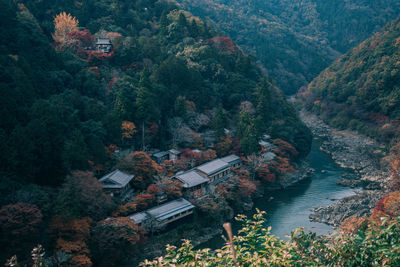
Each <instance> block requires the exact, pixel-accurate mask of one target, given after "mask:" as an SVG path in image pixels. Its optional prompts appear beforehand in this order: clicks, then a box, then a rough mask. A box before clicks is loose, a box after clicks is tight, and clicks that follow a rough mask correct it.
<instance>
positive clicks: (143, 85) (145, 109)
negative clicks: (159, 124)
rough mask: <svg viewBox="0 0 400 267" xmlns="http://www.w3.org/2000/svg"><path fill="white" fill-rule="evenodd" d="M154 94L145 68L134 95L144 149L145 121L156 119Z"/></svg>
mask: <svg viewBox="0 0 400 267" xmlns="http://www.w3.org/2000/svg"><path fill="white" fill-rule="evenodd" d="M154 99H155V96H154V94H153V92H152V87H151V82H150V78H149V73H148V72H147V71H146V70H145V71H143V72H142V73H141V78H140V82H139V89H138V92H137V96H136V107H137V112H136V115H137V118H138V120H139V121H140V122H141V124H142V129H141V131H142V149H143V150H144V147H145V146H144V135H145V129H144V125H145V122H151V121H153V122H154V121H157V113H156V104H155V101H154Z"/></svg>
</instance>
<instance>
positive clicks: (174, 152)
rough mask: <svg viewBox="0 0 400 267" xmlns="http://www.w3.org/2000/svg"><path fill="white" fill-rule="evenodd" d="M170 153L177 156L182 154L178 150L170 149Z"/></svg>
mask: <svg viewBox="0 0 400 267" xmlns="http://www.w3.org/2000/svg"><path fill="white" fill-rule="evenodd" d="M168 152H169V153H171V154H175V155H179V154H181V152H180V151H179V150H176V149H170V150H168Z"/></svg>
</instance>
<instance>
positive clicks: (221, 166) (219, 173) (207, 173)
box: [196, 159, 231, 183]
mask: <svg viewBox="0 0 400 267" xmlns="http://www.w3.org/2000/svg"><path fill="white" fill-rule="evenodd" d="M230 169H231V166H230V165H229V164H228V163H226V162H225V161H223V160H221V159H215V160H213V161H210V162H207V163H205V164H202V165H200V166H198V167H196V170H197V171H198V173H199V174H201V175H202V176H204V177H207V178H208V179H210V181H209V183H212V182H214V181H218V180H219V179H221V178H223V177H225V176H227V175H228V174H229V173H230Z"/></svg>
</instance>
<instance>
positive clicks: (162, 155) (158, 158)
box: [151, 151, 169, 164]
mask: <svg viewBox="0 0 400 267" xmlns="http://www.w3.org/2000/svg"><path fill="white" fill-rule="evenodd" d="M151 158H152V159H153V160H154V161H155V162H157V163H158V164H161V163H163V162H164V161H165V160H168V159H169V153H168V151H161V152H158V153H155V154H153V155H152V156H151Z"/></svg>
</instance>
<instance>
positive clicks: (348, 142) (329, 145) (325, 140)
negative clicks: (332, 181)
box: [300, 111, 391, 226]
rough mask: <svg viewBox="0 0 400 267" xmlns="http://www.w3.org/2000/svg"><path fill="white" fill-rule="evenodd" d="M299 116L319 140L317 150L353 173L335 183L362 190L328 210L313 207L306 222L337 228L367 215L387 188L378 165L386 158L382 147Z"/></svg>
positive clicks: (313, 118)
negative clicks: (353, 217) (352, 217)
mask: <svg viewBox="0 0 400 267" xmlns="http://www.w3.org/2000/svg"><path fill="white" fill-rule="evenodd" d="M300 117H301V119H302V120H303V122H304V123H305V124H306V125H307V126H308V127H309V128H310V129H311V131H312V132H313V134H314V135H315V136H317V137H318V138H319V139H321V140H322V144H321V150H322V151H323V152H325V153H327V154H329V155H330V156H331V158H332V159H333V160H334V161H335V163H336V164H338V165H339V166H340V167H342V168H346V169H350V170H352V172H353V174H346V175H343V176H342V177H341V178H340V179H339V181H338V182H337V183H338V184H340V185H343V186H349V187H351V188H358V187H359V188H362V189H363V190H362V191H359V192H357V193H356V194H355V195H354V196H349V197H345V198H343V199H341V200H340V201H338V202H337V203H334V204H332V205H330V206H328V207H318V208H315V209H314V211H313V213H312V214H311V215H310V219H311V220H312V221H316V222H322V223H327V224H330V225H334V226H338V225H339V224H340V223H341V222H342V221H343V220H344V219H346V218H348V217H351V216H357V217H361V216H363V215H370V214H371V211H372V210H373V208H374V207H375V204H376V202H377V201H379V199H381V198H382V197H383V196H384V195H385V194H386V193H387V192H388V191H389V189H390V186H391V176H390V173H389V172H388V171H387V170H386V166H384V165H382V164H381V159H382V157H384V156H385V155H386V154H385V151H384V146H383V145H381V144H379V143H378V142H376V141H375V140H373V139H371V138H369V137H367V136H364V135H361V134H358V133H355V132H352V131H348V130H344V131H338V130H336V129H333V128H332V127H330V126H328V125H327V124H325V123H324V122H323V121H322V120H320V119H319V118H318V117H317V116H315V115H313V114H310V113H307V112H305V111H302V112H301V113H300ZM378 152H379V153H378Z"/></svg>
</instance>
